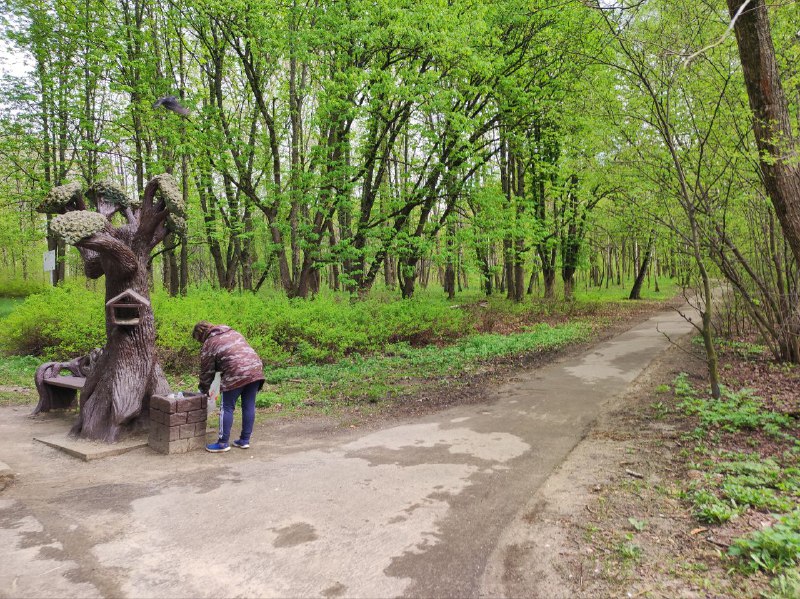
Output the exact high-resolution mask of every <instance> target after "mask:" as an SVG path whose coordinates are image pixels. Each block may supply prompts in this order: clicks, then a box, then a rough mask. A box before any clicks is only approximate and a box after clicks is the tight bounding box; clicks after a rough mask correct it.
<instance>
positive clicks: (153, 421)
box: [148, 393, 207, 454]
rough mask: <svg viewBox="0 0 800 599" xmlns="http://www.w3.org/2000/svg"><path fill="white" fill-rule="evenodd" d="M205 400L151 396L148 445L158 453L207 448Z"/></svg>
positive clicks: (194, 395)
mask: <svg viewBox="0 0 800 599" xmlns="http://www.w3.org/2000/svg"><path fill="white" fill-rule="evenodd" d="M206 400H207V397H206V396H205V395H201V394H199V393H198V394H194V393H192V394H186V396H185V397H169V396H164V395H153V396H152V397H151V398H150V437H149V439H148V444H149V445H150V447H152V448H153V449H155V450H156V451H158V452H159V453H167V454H170V453H186V452H187V451H192V450H193V449H202V448H203V447H205V445H206V418H207V414H206V409H207V405H206V404H207V401H206Z"/></svg>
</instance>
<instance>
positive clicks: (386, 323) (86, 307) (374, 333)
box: [0, 283, 472, 370]
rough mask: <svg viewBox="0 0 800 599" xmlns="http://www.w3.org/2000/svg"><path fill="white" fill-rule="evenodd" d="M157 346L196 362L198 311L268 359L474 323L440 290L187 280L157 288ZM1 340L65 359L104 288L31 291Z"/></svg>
mask: <svg viewBox="0 0 800 599" xmlns="http://www.w3.org/2000/svg"><path fill="white" fill-rule="evenodd" d="M151 301H152V304H153V311H154V313H155V317H156V330H157V335H158V337H157V346H158V350H159V354H160V357H161V359H162V360H163V363H164V366H165V368H166V369H168V370H181V369H186V368H194V367H195V366H196V361H197V353H198V351H199V347H200V346H199V344H198V343H197V342H195V341H194V340H193V339H192V338H191V331H192V328H193V327H194V325H195V323H196V322H197V321H199V320H208V321H211V322H214V323H224V324H227V325H229V326H232V327H233V328H235V329H237V330H238V331H240V332H241V333H242V334H243V335H244V336H245V337H247V339H248V340H249V341H250V343H251V344H252V345H253V347H254V348H255V349H256V351H258V353H259V354H260V355H261V357H262V358H263V359H264V361H265V362H266V363H267V364H272V365H279V364H281V365H282V364H287V363H289V364H306V363H334V362H336V361H338V360H341V359H343V358H345V357H347V356H350V355H355V354H373V353H376V352H380V351H383V350H384V349H385V348H386V347H387V346H389V345H390V344H393V343H397V342H404V343H408V344H410V345H424V344H428V343H439V342H444V341H451V340H454V339H456V338H458V337H460V336H462V335H464V334H468V333H469V332H471V331H472V325H471V322H470V320H469V318H470V317H469V316H468V314H466V313H465V312H464V311H461V310H454V309H451V307H450V304H448V303H447V302H446V301H445V300H443V299H433V298H430V297H427V298H422V299H418V300H411V301H397V300H395V301H391V302H390V301H385V300H384V299H383V298H377V299H368V300H365V301H361V302H355V303H351V302H350V301H349V298H348V297H345V296H339V295H335V294H332V293H329V294H321V295H319V296H318V297H316V298H315V299H313V300H300V299H295V300H290V299H287V298H286V297H284V296H283V295H282V294H278V293H275V294H265V295H254V294H249V293H246V294H238V293H227V292H224V291H217V290H212V289H195V290H192V291H191V293H190V294H189V295H188V296H186V297H169V295H168V294H166V293H163V292H155V293H154V294H153V295H152V297H151ZM4 322H5V326H6V332H7V333H6V335H5V336H4V337H3V339H2V340H0V350H2V351H3V352H5V353H7V354H14V355H26V354H31V355H39V356H43V357H45V358H51V359H60V360H64V359H66V358H69V357H74V356H79V355H82V354H85V353H87V352H88V351H90V350H91V349H92V348H93V347H96V346H102V345H103V344H104V343H105V324H104V296H103V292H102V291H101V290H98V291H90V290H87V289H86V288H85V287H84V286H82V285H79V284H76V283H71V284H67V285H64V286H61V287H58V288H53V289H48V290H47V291H45V292H43V293H40V294H36V295H32V296H29V297H28V298H27V299H26V300H25V302H24V303H22V304H21V305H20V306H18V307H17V308H16V309H15V310H14V312H13V313H12V314H11V315H9V317H8V318H6V319H5V321H4Z"/></svg>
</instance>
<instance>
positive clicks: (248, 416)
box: [239, 381, 261, 444]
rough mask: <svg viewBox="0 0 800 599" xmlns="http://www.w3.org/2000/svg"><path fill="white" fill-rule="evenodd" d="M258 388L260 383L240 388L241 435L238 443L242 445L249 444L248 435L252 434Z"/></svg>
mask: <svg viewBox="0 0 800 599" xmlns="http://www.w3.org/2000/svg"><path fill="white" fill-rule="evenodd" d="M260 388H261V382H260V381H256V382H255V383H250V384H249V385H245V386H244V387H243V388H242V434H241V436H240V437H239V441H241V442H242V443H243V444H248V443H250V435H252V434H253V424H254V423H255V421H256V394H257V393H258V390H259V389H260Z"/></svg>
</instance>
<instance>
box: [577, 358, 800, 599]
mask: <svg viewBox="0 0 800 599" xmlns="http://www.w3.org/2000/svg"><path fill="white" fill-rule="evenodd" d="M687 348H688V344H687V345H686V346H685V347H684V349H687ZM665 360H667V361H666V362H665V363H664V364H662V365H661V366H659V367H658V369H657V370H656V371H655V373H654V374H652V375H651V376H653V377H654V382H653V383H652V385H651V386H650V387H649V388H648V389H643V390H641V391H637V392H636V393H635V394H632V395H631V396H630V398H629V399H628V400H627V403H626V405H625V407H624V410H622V411H620V412H619V414H616V415H614V417H613V418H611V419H609V422H608V423H606V424H604V427H605V428H604V429H603V433H602V434H603V435H604V437H603V438H613V439H619V440H620V442H619V443H618V444H617V448H616V449H615V450H614V452H613V455H609V456H608V457H607V459H608V460H609V464H619V465H620V466H624V467H626V468H627V470H623V475H622V476H621V477H620V478H618V479H616V480H614V481H613V482H611V483H610V484H608V485H606V484H602V485H598V486H597V488H596V490H595V492H596V493H598V495H597V496H596V497H595V498H592V499H589V500H588V501H589V503H588V504H587V513H586V515H584V516H583V518H584V519H585V520H588V522H586V521H585V520H584V521H583V522H580V524H579V526H580V528H581V529H582V531H583V533H582V534H583V540H584V542H586V543H588V544H589V547H590V549H585V550H584V552H583V554H584V555H588V556H592V557H590V558H589V559H593V556H597V557H596V559H595V561H594V562H593V563H592V562H590V561H589V560H587V562H589V563H591V564H592V566H591V567H592V568H593V570H591V571H592V572H593V573H594V574H593V575H591V576H590V577H589V578H590V579H591V580H590V584H591V585H592V588H591V591H592V593H593V594H594V595H597V596H624V595H625V594H627V595H628V596H645V597H651V596H652V597H661V596H704V597H734V598H745V597H746V598H750V597H768V598H773V599H777V598H781V599H788V598H798V597H800V423H799V422H798V418H797V415H798V413H800V409H799V408H800V392H799V391H800V372H799V371H800V369H798V368H796V367H791V366H787V365H782V364H775V363H773V362H772V361H771V360H770V359H769V357H768V356H767V355H766V354H765V353H764V351H763V348H760V347H757V346H753V345H749V344H745V343H738V344H723V345H722V349H721V371H722V372H723V373H724V380H725V382H726V383H727V384H728V385H727V386H726V387H723V389H722V397H721V398H720V399H719V400H715V399H713V398H712V397H710V394H709V392H708V390H707V389H706V388H704V387H705V381H706V373H705V370H704V365H703V363H702V362H701V361H697V362H695V361H693V360H691V359H687V357H686V355H685V354H684V353H682V352H674V353H673V354H672V357H671V358H665ZM684 369H685V371H686V372H688V374H683V373H682V374H680V375H677V373H678V372H681V371H682V370H684ZM676 375H677V377H676ZM658 383H661V384H658ZM598 451H600V450H598ZM598 459H599V458H598ZM612 467H613V466H612ZM636 471H638V472H636ZM586 565H587V564H586V563H585V562H584V564H583V565H582V566H581V567H582V568H585V567H586ZM581 571H586V570H581Z"/></svg>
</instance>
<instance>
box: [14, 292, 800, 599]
mask: <svg viewBox="0 0 800 599" xmlns="http://www.w3.org/2000/svg"><path fill="white" fill-rule="evenodd" d="M669 304H670V302H667V303H665V302H641V303H636V304H632V305H631V307H630V308H629V309H627V310H625V311H624V312H623V311H621V310H616V311H615V310H614V309H613V308H611V309H609V310H608V312H602V311H600V312H598V313H597V314H596V315H595V316H596V318H597V320H598V321H602V322H603V323H604V324H603V326H602V327H599V328H598V329H597V331H596V336H595V337H594V338H593V339H592V340H591V341H587V342H585V343H581V344H577V345H576V344H573V345H571V346H569V347H567V348H564V349H562V350H558V351H555V352H546V353H542V354H532V355H526V356H521V357H515V358H506V359H502V360H495V361H492V362H489V363H487V364H486V365H485V366H484V367H483V368H482V369H481V370H480V372H478V373H476V374H474V375H472V376H469V377H466V378H462V379H460V380H445V381H437V383H438V384H433V383H434V382H433V381H432V382H431V383H432V384H431V385H429V388H428V389H427V390H426V391H425V392H424V393H416V394H414V395H406V396H403V397H400V398H395V399H392V400H390V401H386V402H382V403H379V404H378V405H375V404H368V405H359V404H354V405H349V406H344V407H343V408H342V409H341V411H339V412H338V413H336V414H328V415H324V416H322V417H321V416H320V414H319V413H315V412H314V411H313V410H312V409H309V410H308V411H307V413H305V414H303V413H302V411H301V412H293V413H291V414H287V413H281V411H280V410H278V409H275V408H271V409H268V410H263V411H262V412H261V414H260V418H259V420H260V421H261V422H260V425H259V426H261V427H267V429H268V430H265V431H264V436H265V437H267V436H269V437H271V438H272V440H271V444H270V447H273V445H272V443H274V447H281V446H282V444H283V443H284V442H287V446H288V441H290V438H289V437H288V436H291V437H296V436H297V435H298V434H300V433H302V432H303V430H304V429H306V428H307V429H308V430H307V431H306V433H307V434H308V436H310V437H312V438H317V439H324V438H325V437H326V436H327V434H330V435H336V434H338V433H337V431H341V430H342V429H365V430H370V429H374V430H377V429H380V428H385V427H386V426H387V425H388V426H391V425H392V423H393V421H398V422H399V421H409V420H413V419H415V418H416V417H420V416H427V415H429V414H432V413H435V412H438V411H440V410H442V409H443V408H447V407H455V406H459V405H469V404H481V403H485V402H489V403H491V399H490V397H491V395H492V392H493V391H494V390H495V389H496V388H497V387H498V386H499V385H501V384H503V383H507V382H508V381H514V380H515V377H516V376H518V375H519V374H520V373H522V372H527V371H531V370H535V369H536V368H537V367H540V366H545V365H547V364H551V363H553V362H557V361H560V360H568V359H570V358H571V357H574V356H577V355H580V354H582V353H584V352H586V350H587V349H588V348H590V347H593V346H594V345H596V344H598V343H600V342H602V341H604V340H607V339H611V338H612V337H614V336H616V335H618V334H619V333H621V332H623V331H626V330H628V329H630V328H631V327H632V326H633V325H635V324H637V323H640V322H642V321H644V320H645V319H647V318H648V317H649V316H651V315H653V314H655V313H657V312H659V311H663V310H664V309H665V307H666V306H667V305H669ZM671 305H672V306H673V307H676V306H678V305H679V302H677V300H676V301H673V302H671ZM557 318H562V316H559V317H557ZM489 324H490V326H491V330H494V331H496V332H501V331H513V330H516V328H517V327H519V326H520V325H521V324H524V323H520V322H512V321H510V320H509V321H502V322H498V321H494V322H492V323H489ZM674 341H675V343H674V344H673V345H672V347H670V349H668V350H666V351H664V352H662V353H661V354H660V355H659V356H658V357H657V358H656V359H655V360H654V361H653V362H652V363H651V364H650V366H649V367H648V368H647V369H646V370H645V371H644V372H643V373H642V374H641V375H640V376H639V377H638V378H637V379H636V380H635V381H633V383H631V384H630V385H629V387H628V391H627V392H626V393H624V394H623V395H620V396H618V397H615V398H613V399H611V400H609V401H608V402H607V403H606V404H605V405H604V406H603V408H602V409H601V410H600V415H599V417H598V418H597V420H596V421H595V422H594V424H592V425H591V426H590V428H589V430H588V432H587V433H586V435H585V436H584V438H583V440H582V441H581V442H580V443H579V444H578V445H577V446H576V447H575V448H574V449H573V450H572V451H571V452H570V453H569V455H568V457H567V458H566V460H565V461H564V462H563V463H562V464H561V466H560V467H558V468H557V469H556V470H555V472H554V473H553V474H552V475H551V476H550V477H549V479H548V480H547V482H545V483H544V484H542V485H541V486H540V487H539V489H538V490H537V491H536V493H535V495H534V496H533V497H532V498H531V500H530V501H529V502H528V504H527V507H526V509H525V510H523V513H522V514H521V526H520V524H519V523H518V524H517V531H516V532H515V534H516V535H517V537H518V539H521V540H520V541H519V543H517V545H513V544H512V549H514V548H515V547H516V549H518V552H517V553H515V552H514V551H513V550H512V551H508V552H507V553H506V555H505V561H504V563H503V568H502V576H501V577H500V578H501V579H502V588H503V593H502V595H503V596H516V595H526V596H538V597H542V598H547V599H551V598H552V599H555V598H556V597H565V598H566V597H586V598H594V597H757V596H767V597H800V581H799V580H798V578H797V577H796V576H793V575H791V574H786V573H785V572H786V571H787V568H783V569H781V568H779V567H775V568H773V569H774V570H776V572H777V574H773V575H766V574H763V573H760V571H757V572H756V573H748V572H746V571H745V570H744V569H743V568H742V562H741V561H739V560H735V559H734V558H732V557H729V556H728V548H729V547H730V546H731V544H732V543H734V540H735V539H737V538H741V537H743V536H745V535H747V534H749V533H752V532H754V531H758V530H761V529H763V528H764V527H765V526H768V525H772V524H774V523H775V522H776V520H775V518H774V517H773V516H771V515H770V512H771V511H781V512H783V513H787V512H791V511H792V509H797V507H798V501H797V488H798V487H797V484H796V483H797V481H798V480H799V479H800V469H798V468H796V467H794V469H793V472H790V471H792V466H797V458H796V454H797V452H796V451H793V450H794V447H795V446H796V444H797V443H796V431H797V428H796V425H794V424H793V425H792V427H791V435H789V436H787V435H784V436H783V437H780V436H778V437H776V436H775V434H773V433H774V431H773V433H770V432H769V431H767V430H765V429H763V427H760V426H759V425H758V423H756V424H755V425H753V426H751V425H752V424H753V423H752V422H750V421H747V422H746V423H745V425H746V426H744V427H739V428H737V427H735V426H734V427H732V428H731V427H726V426H719V422H717V426H716V428H712V429H711V430H710V431H706V433H705V434H698V433H697V430H698V429H697V427H698V422H699V421H698V418H699V416H698V414H688V413H687V411H686V409H685V404H686V402H687V396H686V395H685V394H681V393H679V392H676V391H677V390H676V386H677V385H676V379H678V378H679V375H680V374H681V373H685V374H686V377H684V380H685V381H686V382H687V383H688V384H690V385H692V386H693V387H694V388H696V389H702V388H703V387H704V386H705V384H706V382H705V381H706V373H705V364H704V362H703V360H702V359H701V358H702V351H701V350H702V348H701V346H697V345H696V344H693V343H692V339H691V335H689V336H686V337H682V338H680V339H675V340H674ZM721 372H722V373H723V379H724V381H725V382H726V383H727V384H728V385H729V387H730V388H731V389H738V388H739V387H743V386H746V387H749V388H753V389H754V390H755V394H757V395H759V396H762V397H765V398H766V401H765V402H763V403H759V405H760V407H761V408H763V409H765V410H770V411H771V412H770V413H777V414H784V415H788V416H789V418H790V419H791V422H793V423H795V422H796V420H795V418H796V416H797V413H798V412H800V408H799V407H798V401H799V400H800V376H798V375H799V373H798V371H797V370H796V369H793V368H789V367H784V366H777V365H775V364H773V363H772V362H770V361H769V360H768V359H767V357H766V356H765V355H764V354H763V353H761V352H759V351H756V348H755V347H754V346H752V345H747V344H740V345H731V346H729V347H728V348H727V349H726V350H724V351H723V354H722V364H721ZM697 395H698V396H701V395H702V393H701V392H700V391H698V392H697ZM729 403H731V402H729ZM732 403H735V402H732ZM747 405H749V404H747ZM745 407H747V406H745ZM6 409H9V408H6ZM11 409H13V410H14V411H17V410H23V409H24V408H23V407H22V406H17V407H14V408H11ZM303 415H306V416H309V417H310V418H302V417H301V416H303ZM701 415H702V414H701ZM746 416H747V417H748V418H750V417H751V416H752V414H750V413H749V412H748V413H747V414H746ZM34 424H36V423H34ZM44 424H46V422H45V423H40V425H41V426H43V425H44ZM354 434H362V433H356V431H354ZM789 437H790V438H789ZM39 451H40V452H44V450H41V449H40V450H39ZM725 452H727V453H725ZM734 452H735V453H737V454H738V455H740V456H744V457H743V458H742V459H743V460H744V459H745V458H748V459H750V460H751V462H750V463H752V462H756V463H757V464H756V466H751V467H752V468H756V467H757V465H758V464H762V465H763V464H779V465H780V466H781V468H783V470H782V471H781V472H782V473H781V474H779V475H776V476H777V477H784V478H785V479H786V480H787V481H788V483H789V487H790V488H789V491H788V497H789V505H788V506H787V505H785V504H782V505H781V506H780V508H781V509H780V510H778V509H770V505H763V506H756V507H748V506H746V505H739V506H734V507H733V508H731V506H730V505H729V506H728V510H729V511H728V512H727V513H723V514H721V515H720V514H718V513H716V512H715V513H716V515H718V516H719V519H720V520H722V521H721V522H720V523H716V524H714V523H710V522H709V521H708V518H706V519H704V520H699V519H698V508H697V505H696V502H695V503H693V502H692V501H691V498H692V493H694V492H696V491H697V490H698V489H700V490H703V489H704V488H706V487H707V488H708V489H710V491H711V492H714V493H716V495H717V496H719V495H720V492H719V491H720V490H719V487H720V485H719V481H718V480H717V479H721V478H722V474H720V470H719V469H718V468H717V466H718V465H719V463H720V462H721V458H720V455H723V454H724V455H728V456H729V455H732V454H733V453H734ZM787 455H788V456H789V457H787ZM131 459H133V458H131ZM195 462H197V464H195ZM200 463H203V464H204V463H205V462H204V460H203V459H202V456H195V459H193V460H192V463H191V464H190V465H192V467H199V466H198V464H200ZM784 466H785V468H784ZM203 467H205V466H203ZM186 468H189V466H188V465H187V466H186ZM784 472H789V474H788V475H784ZM23 478H24V477H23ZM715 481H717V482H715ZM704 485H705V487H704ZM715 485H716V486H715ZM123 486H124V485H123ZM762 486H767V487H768V486H770V485H762ZM115 488H116V487H115ZM770 492H772V491H770ZM768 499H769V498H768ZM773 499H774V498H773ZM775 501H777V499H776V500H775ZM767 503H769V502H767ZM773 503H774V502H773ZM776 505H777V504H776ZM772 507H773V508H775V505H772ZM717 508H718V509H722V508H720V507H719V506H717ZM701 515H702V514H701ZM520 529H521V530H520ZM797 540H800V535H798V536H797ZM790 541H792V539H790ZM790 561H791V560H790ZM745 565H746V562H745ZM789 571H790V572H791V570H790V569H789ZM781 572H783V573H781ZM495 588H497V587H495ZM533 590H535V591H536V592H535V594H532V593H531V591H533Z"/></svg>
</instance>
